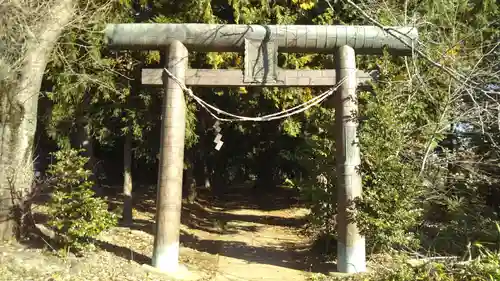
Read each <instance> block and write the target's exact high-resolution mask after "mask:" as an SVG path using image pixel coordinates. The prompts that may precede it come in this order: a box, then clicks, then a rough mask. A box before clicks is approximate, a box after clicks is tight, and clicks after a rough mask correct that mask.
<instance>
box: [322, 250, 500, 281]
mask: <svg viewBox="0 0 500 281" xmlns="http://www.w3.org/2000/svg"><path fill="white" fill-rule="evenodd" d="M479 248H480V249H483V250H481V255H480V256H479V257H478V258H477V259H475V260H472V261H468V262H453V263H452V262H428V263H424V264H420V265H417V266H412V265H410V263H402V264H398V265H396V266H392V267H385V268H383V269H379V270H374V271H373V273H365V274H358V275H351V276H349V277H344V278H343V277H334V278H328V277H325V278H323V279H322V278H316V279H320V280H329V281H414V280H420V281H494V280H495V281H496V280H500V252H492V251H488V250H484V248H482V246H480V245H479Z"/></svg>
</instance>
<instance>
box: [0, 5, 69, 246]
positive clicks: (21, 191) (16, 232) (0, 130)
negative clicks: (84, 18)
mask: <svg viewBox="0 0 500 281" xmlns="http://www.w3.org/2000/svg"><path fill="white" fill-rule="evenodd" d="M46 11H47V13H46V17H45V20H42V21H41V22H33V23H32V24H33V26H31V27H30V29H31V31H32V37H31V38H30V39H28V40H27V41H26V43H25V47H26V48H25V50H26V52H25V53H24V54H23V56H22V58H23V65H22V68H21V69H20V75H19V78H17V77H16V78H15V80H14V84H15V85H13V90H12V91H9V89H7V91H6V92H3V93H1V95H0V106H1V107H0V108H1V112H0V240H8V239H12V238H14V237H15V236H17V237H18V238H19V237H20V236H21V235H23V233H22V229H23V223H24V222H23V218H25V214H24V212H26V211H27V210H29V209H30V208H29V201H30V200H29V199H30V196H31V193H32V183H33V176H34V174H33V140H34V135H35V130H36V120H37V107H38V96H39V91H40V87H41V84H42V79H43V74H44V71H45V67H46V65H47V62H48V60H49V57H50V54H51V52H52V49H53V48H54V46H55V44H56V43H57V40H58V38H59V36H60V34H61V32H62V31H63V29H64V28H65V26H66V25H67V24H68V23H69V22H70V20H71V19H72V18H73V13H74V3H73V0H56V1H55V2H54V3H53V4H52V5H50V6H49V7H48V10H46ZM1 90H5V89H0V91H1Z"/></svg>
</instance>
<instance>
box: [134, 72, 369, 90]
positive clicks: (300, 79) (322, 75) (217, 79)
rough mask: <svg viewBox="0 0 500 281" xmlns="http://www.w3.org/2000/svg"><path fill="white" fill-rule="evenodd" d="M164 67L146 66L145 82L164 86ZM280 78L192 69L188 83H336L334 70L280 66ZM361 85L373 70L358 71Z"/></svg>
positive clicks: (214, 84) (299, 85)
mask: <svg viewBox="0 0 500 281" xmlns="http://www.w3.org/2000/svg"><path fill="white" fill-rule="evenodd" d="M163 72H164V71H163V69H147V68H146V69H143V70H142V84H144V85H155V86H161V85H163V80H162V75H163ZM277 76H278V79H276V81H266V82H261V83H252V82H245V81H244V74H243V70H238V69H188V70H187V72H186V85H187V86H202V87H328V86H333V85H335V81H336V76H335V70H334V69H325V70H289V69H279V70H278V75H277ZM356 76H357V80H358V83H359V84H365V83H366V82H368V81H370V80H372V77H371V75H370V74H369V73H367V72H364V71H361V70H358V71H357V74H356Z"/></svg>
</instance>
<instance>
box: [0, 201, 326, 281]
mask: <svg viewBox="0 0 500 281" xmlns="http://www.w3.org/2000/svg"><path fill="white" fill-rule="evenodd" d="M278 197H279V196H274V195H273V196H271V195H268V196H267V197H266V198H254V196H252V195H251V194H244V193H243V192H239V194H238V195H237V196H236V197H230V198H224V199H222V200H219V198H210V197H208V198H205V200H203V199H201V198H200V200H199V202H198V203H196V204H184V205H183V214H182V229H181V245H182V247H181V253H180V254H181V255H180V261H181V263H182V264H184V265H186V266H187V267H188V268H189V269H190V271H191V272H193V273H194V275H195V276H197V277H199V278H198V280H200V281H202V280H203V281H208V280H210V281H233V280H234V281H235V280H238V281H253V280H280V281H285V280H291V281H295V280H296V281H299V280H300V281H304V280H306V279H307V277H308V276H310V275H311V272H315V273H316V272H319V273H321V272H324V270H323V271H322V269H321V268H323V269H324V268H325V266H324V265H322V264H320V263H318V261H317V259H314V255H313V254H311V253H309V251H308V249H309V241H308V239H307V237H304V236H302V235H301V234H300V230H301V228H302V227H303V223H304V219H303V216H304V215H306V214H307V211H306V210H305V209H303V208H300V207H298V206H293V204H290V202H288V201H289V198H287V199H286V200H281V199H280V198H278ZM137 200H138V202H140V204H139V203H138V204H136V206H135V207H134V208H135V209H134V224H133V225H131V226H127V227H115V228H113V229H110V230H109V231H106V232H105V233H102V234H101V235H100V237H98V239H97V240H96V242H95V245H96V246H97V250H96V252H92V253H89V254H88V255H86V256H84V257H74V256H72V257H69V258H66V259H61V258H58V257H56V256H54V255H53V254H50V252H49V251H47V250H42V249H41V248H45V249H49V248H48V247H47V245H45V244H42V245H37V243H39V242H41V241H39V240H38V239H36V241H33V242H35V243H34V244H31V243H27V244H26V245H17V244H12V245H3V246H2V245H0V281H4V280H5V281H11V280H12V281H14V280H20V279H21V280H37V281H38V280H40V281H42V280H43V281H45V280H57V281H59V280H60V281H63V280H64V281H65V280H75V281H76V280H86V281H87V280H110V281H112V280H120V281H122V280H131V281H137V280H145V281H146V280H162V281H172V280H173V279H172V278H169V277H168V276H165V275H163V274H156V273H154V272H153V273H151V272H150V271H149V270H146V269H145V267H143V266H142V265H143V264H151V253H152V250H153V249H152V248H153V240H154V219H153V217H154V211H155V210H154V206H155V204H154V199H151V198H148V199H146V198H137ZM287 200H288V201H287ZM266 201H267V202H266ZM292 201H293V200H292ZM41 209H43V208H41ZM36 221H37V222H42V218H41V217H40V218H36ZM327 268H328V269H332V268H331V266H327Z"/></svg>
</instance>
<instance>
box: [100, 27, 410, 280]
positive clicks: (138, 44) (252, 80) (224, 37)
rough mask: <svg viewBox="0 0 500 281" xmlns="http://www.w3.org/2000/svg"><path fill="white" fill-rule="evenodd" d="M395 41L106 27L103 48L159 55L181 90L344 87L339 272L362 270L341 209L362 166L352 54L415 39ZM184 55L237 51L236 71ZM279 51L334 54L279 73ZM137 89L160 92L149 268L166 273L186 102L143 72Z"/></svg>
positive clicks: (161, 79)
mask: <svg viewBox="0 0 500 281" xmlns="http://www.w3.org/2000/svg"><path fill="white" fill-rule="evenodd" d="M388 28H390V29H392V30H393V31H396V32H393V33H396V34H397V35H396V36H393V35H390V34H388V33H387V32H386V31H384V30H383V29H381V28H379V27H377V26H333V25H322V26H319V25H234V24H228V25H223V24H198V23H185V24H153V23H132V24H109V25H107V27H106V30H105V39H106V42H107V44H108V46H109V47H111V48H115V49H130V50H132V49H134V50H166V51H167V54H168V58H167V60H166V66H165V67H166V68H167V69H168V70H169V71H170V72H171V73H172V74H173V75H174V76H175V77H176V78H177V79H178V80H179V81H180V82H182V83H184V84H185V85H193V86H194V85H196V86H207V87H212V86H213V87H220V86H259V87H272V86H278V87H290V86H302V87H314V86H333V85H334V84H335V83H338V82H339V81H344V82H343V83H342V84H341V85H340V87H339V88H338V89H337V93H336V95H335V98H334V99H335V124H336V138H337V141H336V144H337V146H336V166H337V170H336V177H337V189H338V216H337V222H338V223H337V224H338V238H339V239H338V250H337V251H338V252H337V254H338V258H337V270H338V271H339V272H346V273H352V272H364V271H366V261H365V259H366V257H365V239H364V237H362V236H361V235H360V234H359V231H358V228H357V226H356V224H355V223H354V222H352V221H351V220H349V219H348V216H347V211H346V208H347V204H348V202H349V201H351V200H352V199H354V198H356V197H359V196H361V191H362V188H361V176H360V174H359V173H358V172H357V169H358V166H359V165H360V163H361V159H360V150H359V146H358V143H359V142H358V139H357V122H356V120H355V119H354V118H352V114H353V113H356V112H357V110H358V108H357V104H356V99H357V97H356V86H357V85H358V84H360V83H364V82H366V81H368V80H370V79H371V77H370V75H369V74H367V73H365V72H363V71H358V70H356V63H355V52H356V53H358V54H381V53H382V50H383V48H384V47H386V48H387V50H388V51H389V52H390V53H391V54H393V55H403V56H404V55H409V54H411V51H412V50H411V48H410V46H412V41H413V40H416V39H417V38H418V32H417V30H416V29H415V28H412V27H388ZM188 50H190V51H202V52H212V51H213V52H234V51H236V52H244V59H245V61H244V68H243V69H241V70H234V69H231V70H227V69H225V70H206V69H205V70H201V69H189V68H188ZM278 52H300V53H333V54H334V55H335V61H336V69H335V70H283V69H280V68H278V66H277V54H278ZM142 82H143V83H144V84H150V85H163V86H164V87H165V90H166V93H165V97H164V101H163V106H162V108H163V111H162V114H163V115H162V137H161V140H160V141H161V149H160V164H159V165H160V167H159V176H158V197H157V203H156V206H157V215H156V236H155V245H154V250H153V266H155V267H157V268H159V269H160V270H163V271H166V272H176V271H177V270H178V268H179V262H178V257H179V234H180V230H179V226H180V213H181V199H182V198H181V197H182V173H183V161H184V133H185V103H184V95H183V91H182V89H181V87H180V86H179V85H178V84H177V83H176V82H175V81H174V80H173V79H170V78H168V77H167V76H166V75H165V74H164V72H163V71H162V70H161V69H144V70H143V74H142Z"/></svg>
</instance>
